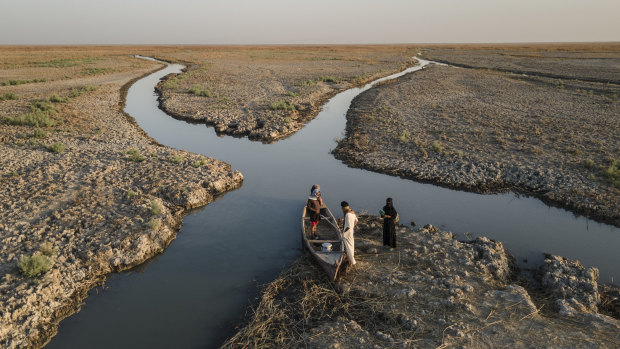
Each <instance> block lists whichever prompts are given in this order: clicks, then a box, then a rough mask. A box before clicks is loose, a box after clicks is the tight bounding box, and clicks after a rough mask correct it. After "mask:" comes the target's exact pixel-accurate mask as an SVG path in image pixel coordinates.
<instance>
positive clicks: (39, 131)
mask: <svg viewBox="0 0 620 349" xmlns="http://www.w3.org/2000/svg"><path fill="white" fill-rule="evenodd" d="M32 137H33V138H46V137H47V132H45V130H42V129H40V128H37V129H35V130H34V133H33V134H32Z"/></svg>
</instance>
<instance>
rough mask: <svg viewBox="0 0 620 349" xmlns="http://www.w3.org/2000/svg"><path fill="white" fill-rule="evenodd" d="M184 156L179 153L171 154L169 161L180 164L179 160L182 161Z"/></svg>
mask: <svg viewBox="0 0 620 349" xmlns="http://www.w3.org/2000/svg"><path fill="white" fill-rule="evenodd" d="M183 160H184V158H183V156H181V155H173V156H171V157H170V162H172V163H173V164H177V165H178V164H180V163H181V162H183Z"/></svg>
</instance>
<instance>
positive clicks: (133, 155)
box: [127, 148, 146, 162]
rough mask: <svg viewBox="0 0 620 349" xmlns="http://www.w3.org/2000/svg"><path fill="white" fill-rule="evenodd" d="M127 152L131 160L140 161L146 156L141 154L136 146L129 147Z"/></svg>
mask: <svg viewBox="0 0 620 349" xmlns="http://www.w3.org/2000/svg"><path fill="white" fill-rule="evenodd" d="M127 154H129V160H130V161H133V162H142V161H144V160H146V156H143V155H141V154H140V151H139V150H138V149H136V148H132V149H129V151H127Z"/></svg>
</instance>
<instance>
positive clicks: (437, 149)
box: [433, 141, 443, 153]
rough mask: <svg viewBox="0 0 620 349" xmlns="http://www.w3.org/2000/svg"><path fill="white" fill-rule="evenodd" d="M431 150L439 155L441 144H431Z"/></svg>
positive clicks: (441, 148)
mask: <svg viewBox="0 0 620 349" xmlns="http://www.w3.org/2000/svg"><path fill="white" fill-rule="evenodd" d="M433 150H434V151H436V152H438V153H441V151H442V150H443V146H442V145H441V143H439V142H437V141H435V142H433Z"/></svg>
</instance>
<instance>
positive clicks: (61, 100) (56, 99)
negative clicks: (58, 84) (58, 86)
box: [48, 95, 69, 103]
mask: <svg viewBox="0 0 620 349" xmlns="http://www.w3.org/2000/svg"><path fill="white" fill-rule="evenodd" d="M48 100H49V101H50V102H52V103H67V102H68V101H69V98H63V97H60V96H58V95H52V96H51V97H50V98H49V99H48Z"/></svg>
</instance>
